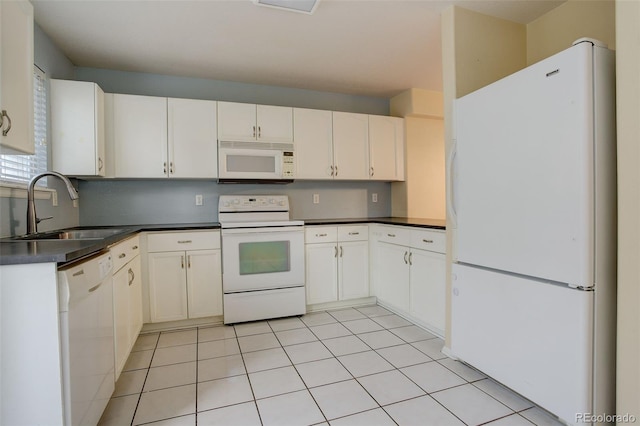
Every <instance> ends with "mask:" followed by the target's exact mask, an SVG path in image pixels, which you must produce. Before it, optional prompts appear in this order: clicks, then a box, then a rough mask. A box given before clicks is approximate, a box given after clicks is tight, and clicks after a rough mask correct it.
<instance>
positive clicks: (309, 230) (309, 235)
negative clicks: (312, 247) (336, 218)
mask: <svg viewBox="0 0 640 426" xmlns="http://www.w3.org/2000/svg"><path fill="white" fill-rule="evenodd" d="M336 241H338V227H337V226H310V227H305V229H304V242H305V243H306V244H313V243H330V242H336Z"/></svg>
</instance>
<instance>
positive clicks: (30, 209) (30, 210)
mask: <svg viewBox="0 0 640 426" xmlns="http://www.w3.org/2000/svg"><path fill="white" fill-rule="evenodd" d="M44 176H55V177H57V178H59V179H61V180H62V181H63V182H64V183H65V185H67V191H69V197H71V199H72V200H77V199H78V198H80V196H79V195H78V192H77V191H76V189H75V188H74V187H73V185H72V184H71V181H70V180H69V178H68V177H66V176H65V175H63V174H61V173H58V172H43V173H40V174H38V175H36V176H34V177H33V178H31V180H30V181H29V186H28V188H27V235H31V234H36V233H38V223H40V222H41V221H42V220H43V219H38V218H37V217H36V203H35V201H34V198H35V197H34V189H35V186H36V182H37V181H38V180H39V179H40V178H41V177H44ZM47 219H51V218H50V217H48V218H47Z"/></svg>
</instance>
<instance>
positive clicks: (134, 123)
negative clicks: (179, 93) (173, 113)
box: [113, 94, 169, 178]
mask: <svg viewBox="0 0 640 426" xmlns="http://www.w3.org/2000/svg"><path fill="white" fill-rule="evenodd" d="M113 142H114V144H115V152H114V154H115V159H114V162H115V177H132V178H135V177H141V178H154V177H166V176H168V171H169V169H168V162H167V161H168V160H167V98H159V97H152V96H134V95H119V94H115V95H113Z"/></svg>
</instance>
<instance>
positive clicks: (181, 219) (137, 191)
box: [79, 179, 391, 226]
mask: <svg viewBox="0 0 640 426" xmlns="http://www.w3.org/2000/svg"><path fill="white" fill-rule="evenodd" d="M79 192H80V203H81V204H80V206H81V208H80V225H82V226H101V225H134V224H155V223H193V222H217V221H218V197H219V196H220V195H228V194H257V195H262V194H283V195H288V196H289V201H290V204H291V216H292V217H293V218H295V219H322V218H350V217H386V216H390V215H391V184H390V183H389V182H368V181H362V182H359V181H348V182H320V181H313V182H306V181H298V182H294V183H292V184H289V185H255V184H254V185H244V184H226V185H224V184H218V183H217V182H215V181H202V180H168V179H167V180H90V181H80V191H79ZM373 193H376V194H378V202H377V203H373V202H372V201H371V198H372V194H373ZM313 194H319V196H320V203H319V204H313ZM196 195H202V196H203V205H202V206H196V203H195V198H196Z"/></svg>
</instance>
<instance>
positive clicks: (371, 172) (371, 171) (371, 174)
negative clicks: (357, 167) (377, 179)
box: [369, 167, 374, 176]
mask: <svg viewBox="0 0 640 426" xmlns="http://www.w3.org/2000/svg"><path fill="white" fill-rule="evenodd" d="M369 174H370V176H373V174H374V171H373V167H371V168H370V169H369Z"/></svg>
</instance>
